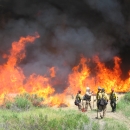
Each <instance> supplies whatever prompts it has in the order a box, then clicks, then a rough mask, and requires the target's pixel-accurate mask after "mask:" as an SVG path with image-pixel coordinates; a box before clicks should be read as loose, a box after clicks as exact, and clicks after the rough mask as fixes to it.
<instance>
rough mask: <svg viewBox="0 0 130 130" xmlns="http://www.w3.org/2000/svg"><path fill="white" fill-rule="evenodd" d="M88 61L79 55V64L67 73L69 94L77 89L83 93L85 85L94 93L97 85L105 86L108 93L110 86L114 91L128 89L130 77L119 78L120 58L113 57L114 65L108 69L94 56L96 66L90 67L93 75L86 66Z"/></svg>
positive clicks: (129, 87) (125, 90) (74, 92)
mask: <svg viewBox="0 0 130 130" xmlns="http://www.w3.org/2000/svg"><path fill="white" fill-rule="evenodd" d="M89 61H90V60H87V59H86V58H85V57H81V60H80V63H79V65H77V66H75V67H74V68H73V69H72V73H71V74H70V75H69V84H70V86H69V87H68V88H67V91H69V92H70V93H71V94H72V93H73V94H76V93H77V91H78V90H81V91H82V93H85V91H86V87H87V86H88V87H90V88H91V90H92V91H94V92H95V93H96V91H97V87H98V86H100V87H102V88H105V90H106V92H107V93H110V91H111V88H114V89H115V91H116V92H128V91H130V77H129V78H128V79H126V80H125V81H123V80H122V79H121V74H122V72H121V69H120V63H121V59H120V58H119V57H114V67H113V69H109V68H107V67H106V66H105V64H104V63H102V62H101V61H100V59H99V57H98V56H95V57H94V58H93V59H92V61H93V62H95V64H96V67H95V68H92V69H93V70H94V71H95V74H94V75H93V74H92V73H91V71H90V68H89V67H88V65H89ZM129 76H130V72H129Z"/></svg>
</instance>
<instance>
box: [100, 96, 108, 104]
mask: <svg viewBox="0 0 130 130" xmlns="http://www.w3.org/2000/svg"><path fill="white" fill-rule="evenodd" d="M107 104H108V102H107V100H106V99H105V98H104V94H102V98H101V99H100V101H99V105H100V106H106V105H107Z"/></svg>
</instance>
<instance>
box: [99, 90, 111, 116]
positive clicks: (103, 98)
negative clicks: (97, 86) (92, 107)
mask: <svg viewBox="0 0 130 130" xmlns="http://www.w3.org/2000/svg"><path fill="white" fill-rule="evenodd" d="M99 100H100V101H99V107H98V108H99V113H100V117H101V118H104V117H105V115H106V109H107V104H108V100H109V98H108V95H107V93H106V92H105V89H104V88H102V90H101V94H100V95H99ZM102 112H103V113H102Z"/></svg>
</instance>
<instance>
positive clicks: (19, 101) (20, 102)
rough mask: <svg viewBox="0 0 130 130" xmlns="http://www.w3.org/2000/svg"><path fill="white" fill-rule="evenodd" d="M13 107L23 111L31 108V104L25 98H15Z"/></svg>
mask: <svg viewBox="0 0 130 130" xmlns="http://www.w3.org/2000/svg"><path fill="white" fill-rule="evenodd" d="M14 105H15V106H17V107H18V108H20V109H24V110H25V109H29V108H30V107H31V106H32V103H31V101H29V100H28V99H27V98H25V97H21V96H17V97H16V98H15V100H14Z"/></svg>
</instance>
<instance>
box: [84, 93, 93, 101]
mask: <svg viewBox="0 0 130 130" xmlns="http://www.w3.org/2000/svg"><path fill="white" fill-rule="evenodd" d="M83 100H87V101H88V100H91V96H88V95H87V94H85V95H84V97H83Z"/></svg>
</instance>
